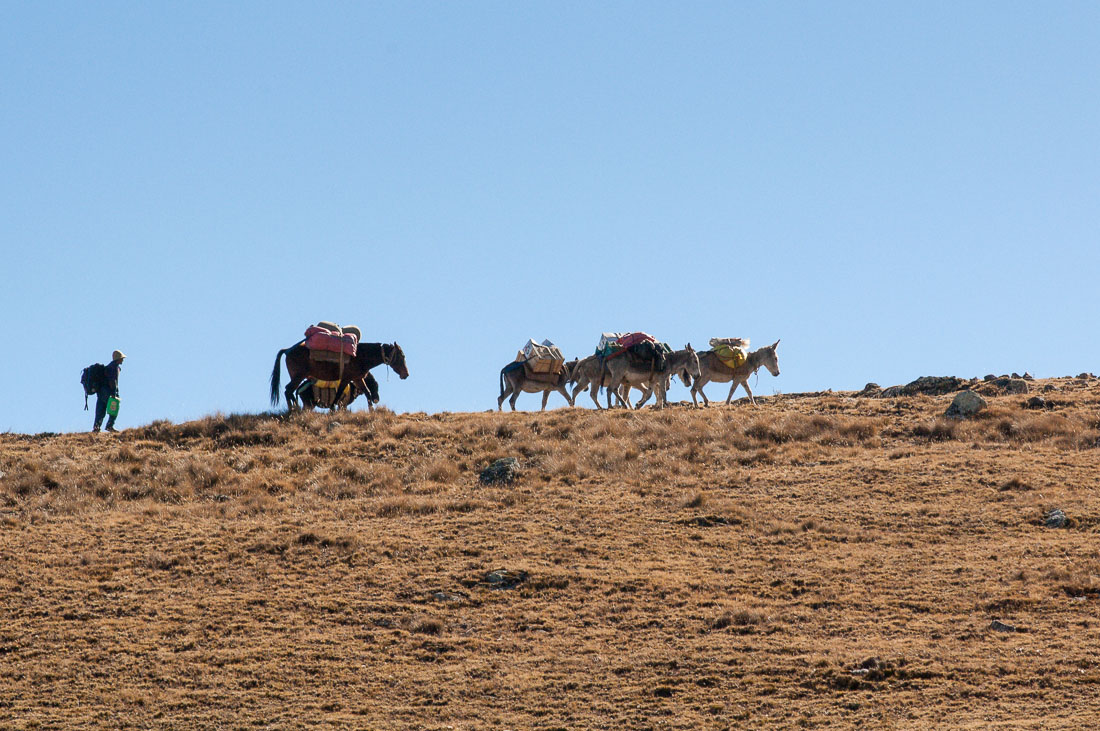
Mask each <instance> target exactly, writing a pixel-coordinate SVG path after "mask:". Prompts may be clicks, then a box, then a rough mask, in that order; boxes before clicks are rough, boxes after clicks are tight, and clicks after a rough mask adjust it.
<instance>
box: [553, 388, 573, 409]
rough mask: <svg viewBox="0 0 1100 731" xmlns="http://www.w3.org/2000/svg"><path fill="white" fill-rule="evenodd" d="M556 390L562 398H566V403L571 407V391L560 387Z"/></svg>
mask: <svg viewBox="0 0 1100 731" xmlns="http://www.w3.org/2000/svg"><path fill="white" fill-rule="evenodd" d="M554 390H555V391H557V392H558V393H560V394H561V395H562V396H565V401H566V403H568V404H569V405H570V406H572V405H573V399H571V398H569V391H568V390H567V389H566V388H565V386H558V387H557V388H555V389H554Z"/></svg>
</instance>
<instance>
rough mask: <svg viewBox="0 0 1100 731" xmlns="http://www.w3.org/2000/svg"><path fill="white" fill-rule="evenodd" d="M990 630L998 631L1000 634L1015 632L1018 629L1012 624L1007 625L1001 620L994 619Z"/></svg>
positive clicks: (990, 624)
mask: <svg viewBox="0 0 1100 731" xmlns="http://www.w3.org/2000/svg"><path fill="white" fill-rule="evenodd" d="M989 629H993V630H997V631H998V632H1015V631H1016V627H1015V626H1014V625H1011V624H1006V623H1004V622H1002V621H1001V620H999V619H994V620H993V621H992V622H990V623H989Z"/></svg>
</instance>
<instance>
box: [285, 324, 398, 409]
mask: <svg viewBox="0 0 1100 731" xmlns="http://www.w3.org/2000/svg"><path fill="white" fill-rule="evenodd" d="M305 342H306V341H305V340H299V341H298V342H297V343H295V344H294V345H292V346H290V347H289V348H283V349H282V350H280V351H279V352H278V353H277V354H276V355H275V367H274V368H273V369H272V371H271V405H272V406H277V405H278V403H279V375H280V369H279V361H280V360H282V357H283V355H286V372H287V373H288V374H290V382H289V383H287V384H286V403H287V408H288V409H293V408H294V406H295V405H296V404H297V399H296V398H295V397H294V391H295V390H297V388H298V386H299V385H301V383H302V381H304V380H305V379H307V378H316V379H318V380H322V381H335V380H337V379H338V378H339V379H340V385H339V386H338V387H337V390H336V392H337V393H343V392H344V389H345V388H347V386H348V384H349V383H358V382H359V381H361V380H362V379H363V378H365V377H366V375H367V373H368V372H369V371H370V369H371V368H374V367H375V366H379V365H382V364H383V363H384V364H386V365H388V366H389V367H390V368H393V370H394V372H395V373H396V374H397V375H398V376H400V377H401V380H405V379H406V378H408V377H409V369H408V367H407V366H406V365H405V353H404V351H403V350H401V346H400V345H398V344H397V343H359V349H358V350H357V351H356V353H355V357H354V358H352V359H351V362H349V363H347V364H345V365H344V372H343V377H342V378H341V374H340V366H339V364H337V363H328V362H321V363H318V362H316V361H313V360H310V358H309V348H307V347H306V346H305Z"/></svg>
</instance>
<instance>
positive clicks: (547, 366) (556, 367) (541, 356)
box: [516, 339, 565, 375]
mask: <svg viewBox="0 0 1100 731" xmlns="http://www.w3.org/2000/svg"><path fill="white" fill-rule="evenodd" d="M516 360H517V361H521V362H522V363H523V365H524V370H526V371H527V372H529V373H541V374H547V375H557V374H559V373H561V369H562V367H564V366H565V357H564V356H563V355H562V354H561V350H560V349H559V348H558V346H556V345H554V343H553V342H551V341H550V340H543V341H542V342H541V343H536V342H535V341H534V339H530V340H528V341H527V344H526V345H524V346H523V350H521V351H519V352H518V353H517V354H516Z"/></svg>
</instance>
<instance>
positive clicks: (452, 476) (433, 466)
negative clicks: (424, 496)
mask: <svg viewBox="0 0 1100 731" xmlns="http://www.w3.org/2000/svg"><path fill="white" fill-rule="evenodd" d="M424 474H425V475H426V476H427V478H428V479H429V480H431V481H432V482H439V483H443V484H453V483H455V482H458V479H459V477H460V473H459V471H458V467H457V466H455V463H454V462H453V461H451V460H449V459H442V458H439V459H434V460H432V461H431V462H430V463H429V464H428V466H427V467H426V468H425V470H424Z"/></svg>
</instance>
